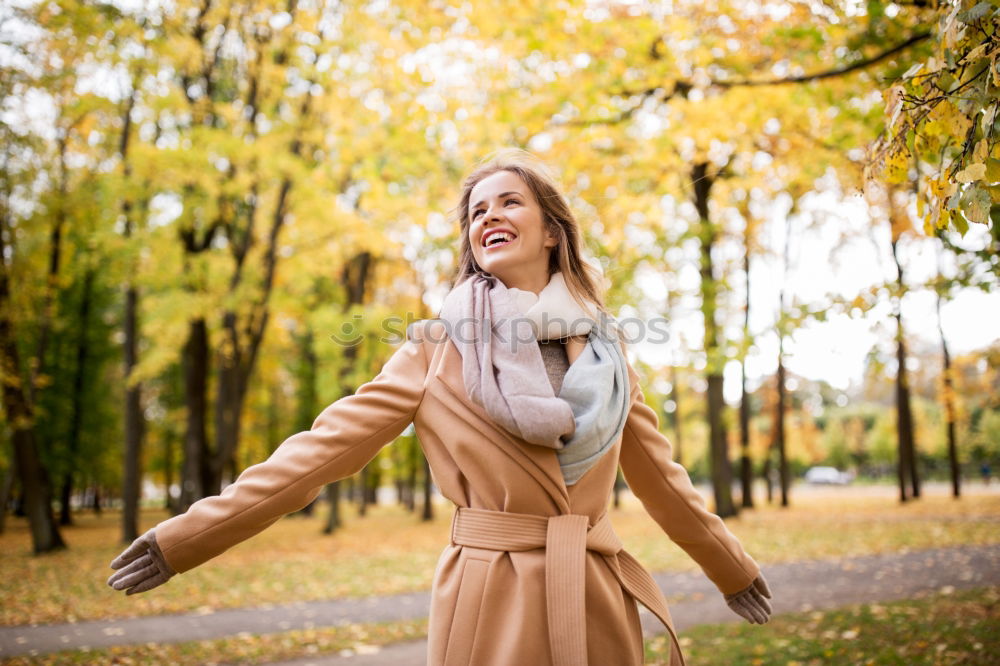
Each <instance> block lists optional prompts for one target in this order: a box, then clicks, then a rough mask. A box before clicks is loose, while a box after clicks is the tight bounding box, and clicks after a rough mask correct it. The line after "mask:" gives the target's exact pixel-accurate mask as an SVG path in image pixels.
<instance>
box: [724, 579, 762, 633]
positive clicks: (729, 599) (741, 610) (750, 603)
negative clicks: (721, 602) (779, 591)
mask: <svg viewBox="0 0 1000 666" xmlns="http://www.w3.org/2000/svg"><path fill="white" fill-rule="evenodd" d="M725 597H726V604H728V606H729V607H730V608H731V609H733V612H734V613H736V614H737V615H740V616H741V617H743V618H746V620H747V622H749V623H750V624H764V623H765V622H767V620H768V618H769V617H770V616H771V604H770V603H768V601H767V600H768V599H770V598H771V590H770V589H769V588H768V587H767V581H766V580H764V574H758V575H757V577H756V578H754V579H753V582H752V583H750V585H749V586H748V587H747V588H746V589H745V590H741V591H739V592H735V593H733V594H727V595H725Z"/></svg>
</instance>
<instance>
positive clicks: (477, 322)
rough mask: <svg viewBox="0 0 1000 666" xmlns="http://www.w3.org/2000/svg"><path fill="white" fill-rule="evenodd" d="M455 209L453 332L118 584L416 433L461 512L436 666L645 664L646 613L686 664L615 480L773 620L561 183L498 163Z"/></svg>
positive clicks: (139, 555)
mask: <svg viewBox="0 0 1000 666" xmlns="http://www.w3.org/2000/svg"><path fill="white" fill-rule="evenodd" d="M456 213H457V215H458V217H459V220H460V225H461V232H462V233H461V257H460V268H459V273H458V280H457V286H456V287H455V288H454V289H453V290H452V291H451V292H450V293H449V294H448V296H447V298H446V299H445V302H444V305H443V307H442V309H441V317H440V319H438V320H425V321H421V322H417V323H415V324H414V325H412V326H411V327H410V328H409V329H408V330H407V340H406V341H405V342H404V343H403V345H402V346H401V347H400V348H399V349H398V350H397V351H396V352H395V353H394V354H393V356H392V357H391V358H390V359H389V361H388V362H387V363H386V364H385V366H384V367H383V368H382V371H381V372H380V373H379V375H378V376H377V377H375V378H374V379H373V380H372V381H370V382H368V383H366V384H364V385H363V386H361V387H360V388H359V389H358V390H357V391H356V393H355V394H354V395H353V396H348V397H345V398H342V399H341V400H338V401H336V402H334V403H333V404H332V405H330V406H329V407H327V408H326V409H325V410H324V411H323V412H322V413H321V414H320V415H319V416H318V417H317V419H316V421H315V423H314V424H313V427H312V429H311V430H309V431H306V432H300V433H298V434H296V435H293V436H291V437H290V438H288V439H287V440H285V442H283V443H282V445H281V446H280V447H278V449H277V450H276V451H275V452H274V454H272V455H271V457H270V458H269V459H268V460H267V461H265V462H263V463H260V464H258V465H254V466H252V467H250V468H248V469H247V470H245V471H244V472H243V474H241V475H240V477H239V478H238V479H237V480H236V482H235V483H234V484H232V485H230V486H229V487H227V488H226V489H225V490H224V491H223V492H222V494H221V495H219V496H216V497H208V498H205V499H202V500H201V501H199V502H196V503H195V504H193V505H192V506H191V507H190V508H189V509H188V511H187V512H186V513H184V514H181V515H178V516H175V517H173V518H170V519H168V520H166V521H164V522H162V523H160V524H159V525H157V526H156V527H154V528H153V529H151V530H149V531H148V532H147V533H146V534H144V535H143V536H142V537H140V538H139V539H138V540H136V542H135V543H133V544H132V545H131V546H129V548H128V549H126V550H125V551H124V552H123V553H122V554H121V555H120V556H119V557H118V558H116V559H115V561H114V562H112V565H111V566H112V568H115V569H118V571H117V572H116V573H115V574H114V575H112V577H111V578H110V579H109V581H108V583H109V584H110V585H111V586H112V587H114V588H115V589H118V590H122V589H127V590H128V592H127V593H128V594H133V593H136V592H142V591H146V590H149V589H152V588H153V587H155V586H157V585H159V584H162V583H163V582H165V581H166V580H168V579H169V578H170V577H171V576H172V575H174V574H175V572H184V571H187V570H189V569H192V568H193V567H195V566H198V565H199V564H202V563H203V562H205V561H207V560H209V559H211V558H213V557H215V556H216V555H219V554H220V553H222V552H223V551H225V550H226V549H228V548H230V547H231V546H233V545H235V544H237V543H239V542H241V541H243V540H245V539H247V538H249V537H251V536H253V535H254V534H257V533H258V532H260V531H261V530H263V529H264V528H266V527H267V526H269V525H271V524H272V523H274V522H275V521H276V520H278V518H280V517H281V516H283V515H285V514H287V513H290V512H292V511H296V510H298V509H300V508H301V507H303V506H305V505H307V504H308V503H309V502H311V501H312V500H313V499H314V498H316V497H317V496H318V494H319V493H320V491H321V489H322V488H323V487H324V486H325V485H326V484H327V483H330V482H332V481H335V480H337V479H340V478H344V477H346V476H349V475H351V474H354V473H355V472H357V471H359V470H360V469H361V468H362V467H363V466H364V465H365V464H366V463H367V462H368V461H369V460H371V459H372V457H373V456H374V455H375V454H376V453H377V452H378V450H379V449H380V448H381V447H382V446H384V445H385V444H387V443H389V442H391V441H392V440H393V439H395V438H396V437H397V436H398V435H399V434H400V433H402V431H403V430H404V429H405V428H406V426H407V425H408V424H409V423H410V422H413V423H414V426H415V428H416V432H417V435H418V436H419V439H420V442H421V444H422V446H423V449H424V453H425V454H426V456H427V459H428V461H429V463H430V467H431V471H432V473H433V476H434V480H435V483H436V485H437V487H438V488H439V489H440V491H441V493H442V494H443V495H444V496H445V497H447V498H448V499H450V500H451V501H453V502H454V503H455V505H456V506H457V509H456V512H455V516H454V519H453V524H452V533H451V543H450V544H449V545H448V546H447V547H445V549H444V552H443V553H442V555H441V558H440V560H439V562H438V566H437V569H436V571H435V575H434V582H433V589H432V602H431V609H430V620H429V637H428V638H429V641H428V643H429V645H428V663H430V664H566V665H576V664H586V663H591V664H641V663H642V660H643V644H642V630H641V626H640V623H639V613H638V608H637V603H636V602H637V601H638V602H641V603H642V604H643V605H645V606H647V607H648V608H649V609H650V610H652V611H653V612H654V613H655V614H656V615H657V616H658V617H659V619H660V620H661V621H662V622H663V623H664V624H665V626H666V627H667V629H668V630H669V632H670V635H671V637H672V639H673V650H674V654H673V659H672V661H674V662H675V663H681V664H682V663H683V657H682V656H681V653H680V649H679V645H678V644H677V640H676V635H675V634H674V631H673V626H672V623H671V620H670V615H669V612H668V610H667V607H666V602H665V600H664V597H663V595H662V593H661V592H660V590H659V589H658V588H657V586H656V584H655V583H654V582H653V580H652V578H651V577H650V576H649V574H648V573H647V572H646V571H645V569H643V568H642V566H641V565H640V564H639V563H638V562H637V561H636V560H635V559H634V558H632V557H631V556H630V555H629V554H628V553H626V552H625V551H624V550H622V547H621V542H620V541H619V540H618V538H617V536H616V535H615V533H614V530H613V528H612V527H611V524H610V522H609V521H608V518H607V513H606V509H607V506H608V499H609V496H610V494H611V490H612V486H613V484H614V481H615V477H616V472H617V469H618V466H619V465H621V468H622V471H623V472H624V475H625V478H626V480H627V481H628V484H629V487H630V488H631V489H632V491H633V492H634V493H635V494H636V495H637V496H638V497H639V498H640V499H641V500H642V502H643V505H644V506H645V508H646V509H647V511H648V512H649V513H650V514H651V515H652V517H653V518H654V519H655V520H656V521H657V523H658V524H659V525H660V526H661V527H662V528H663V530H664V531H665V532H666V533H667V535H669V537H670V538H671V539H672V540H673V541H675V542H676V543H678V544H679V545H680V546H681V547H682V548H683V549H684V550H685V551H686V552H687V553H688V554H689V555H690V556H691V557H692V558H694V559H695V560H696V561H697V562H698V563H699V564H700V565H701V567H702V568H703V569H704V571H705V573H706V574H707V575H708V577H709V578H710V579H711V580H712V581H713V582H714V583H715V585H716V586H717V587H718V589H719V590H720V591H721V592H722V593H723V595H725V598H726V600H727V602H728V603H729V605H730V607H731V608H732V609H733V610H734V611H736V612H737V613H739V614H740V615H742V616H743V617H745V618H746V619H747V620H748V621H750V622H752V623H763V622H766V621H767V619H768V617H769V615H770V612H771V608H770V605H769V604H768V602H767V598H769V597H770V592H769V591H768V589H767V585H766V583H765V582H764V579H763V577H762V576H761V575H760V569H759V568H758V566H757V564H756V563H755V562H754V560H753V559H752V558H751V557H750V556H749V555H747V553H746V552H744V550H743V548H742V547H741V546H740V544H739V542H738V541H737V539H736V538H735V537H734V536H733V535H732V534H731V533H730V532H729V531H728V529H727V528H726V526H725V524H724V523H723V522H722V520H720V519H719V518H718V517H717V516H716V515H714V514H712V513H710V512H709V511H707V510H706V509H705V503H704V500H703V499H702V498H701V496H700V495H699V494H698V493H697V491H696V490H695V489H694V487H693V486H692V485H691V481H690V479H689V477H688V474H687V472H686V471H685V469H684V468H683V467H681V466H680V465H679V464H677V463H675V462H673V461H672V460H671V450H670V444H669V442H668V441H667V440H666V438H664V437H663V435H661V434H660V433H659V431H658V429H657V417H656V415H655V412H654V411H653V410H652V409H651V408H650V407H649V406H648V405H646V403H645V401H644V398H643V395H642V391H641V389H640V387H639V384H638V375H637V373H636V372H635V371H634V369H633V368H632V367H631V365H629V364H628V362H627V361H626V360H625V353H624V350H625V348H624V344H623V343H622V342H621V341H619V340H618V339H617V337H616V335H615V332H616V331H617V329H616V328H615V326H614V322H613V321H612V320H610V318H609V317H608V316H607V312H606V310H605V309H604V306H603V304H602V299H601V295H600V292H599V289H598V286H597V285H598V282H597V281H598V280H599V279H600V275H599V274H598V273H597V272H596V270H595V269H594V268H592V267H591V266H589V265H588V264H587V263H586V262H585V261H583V259H582V257H581V254H580V245H581V242H580V232H579V226H578V224H577V222H576V220H575V219H574V217H573V214H572V213H571V212H570V210H569V208H568V206H567V203H566V201H565V199H564V198H563V197H562V196H561V195H560V194H559V192H558V191H557V189H556V187H555V185H554V184H553V180H552V178H551V177H550V176H549V175H548V174H547V173H546V171H545V170H544V168H543V167H542V166H541V165H539V164H537V163H534V162H533V161H532V160H531V159H530V157H529V156H528V155H527V154H526V153H523V152H522V151H501V152H500V153H498V154H497V155H496V156H494V157H493V159H491V160H489V161H487V162H485V163H484V164H482V165H480V166H479V168H477V169H476V170H475V171H474V172H473V173H472V174H471V175H470V176H469V177H468V178H467V179H466V181H465V183H464V186H463V189H462V197H461V202H460V204H459V206H458V207H457V209H456ZM546 378H547V379H548V381H545V379H546Z"/></svg>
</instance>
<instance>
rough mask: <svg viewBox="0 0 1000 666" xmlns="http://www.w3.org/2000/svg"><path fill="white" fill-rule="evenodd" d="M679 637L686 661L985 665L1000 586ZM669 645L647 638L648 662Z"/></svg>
mask: <svg viewBox="0 0 1000 666" xmlns="http://www.w3.org/2000/svg"><path fill="white" fill-rule="evenodd" d="M679 638H680V641H681V645H682V646H683V649H684V656H685V659H686V661H687V663H688V664H689V666H710V665H712V666H714V665H717V664H719V665H721V664H725V665H727V666H728V665H729V664H746V665H747V666H826V665H827V664H866V665H867V664H873V665H875V664H878V665H881V664H886V665H889V664H892V665H899V666H904V665H905V666H923V665H927V666H931V665H933V666H939V665H943V664H968V665H976V664H981V665H982V666H987V665H993V664H996V663H997V655H1000V588H997V587H985V588H973V589H968V590H961V591H948V590H945V591H943V592H940V593H936V594H933V595H926V596H922V597H921V598H919V599H916V600H908V601H898V602H891V603H878V604H860V605H854V606H848V607H846V608H842V609H839V610H835V611H827V612H810V613H793V614H787V615H779V616H776V617H773V618H772V619H771V621H770V622H768V623H767V624H765V625H751V624H747V623H745V622H744V623H739V624H727V625H704V626H700V627H694V628H693V629H690V630H688V631H684V632H681V634H680V636H679ZM668 650H669V644H668V643H667V639H666V637H664V636H658V637H656V638H654V639H652V640H648V641H646V663H647V664H666V663H667V658H668V657H669V652H668Z"/></svg>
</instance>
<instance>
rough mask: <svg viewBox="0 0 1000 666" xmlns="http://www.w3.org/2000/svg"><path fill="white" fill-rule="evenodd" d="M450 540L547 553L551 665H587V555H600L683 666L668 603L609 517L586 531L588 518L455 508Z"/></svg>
mask: <svg viewBox="0 0 1000 666" xmlns="http://www.w3.org/2000/svg"><path fill="white" fill-rule="evenodd" d="M451 541H452V543H454V544H456V545H459V546H469V547H470V548H483V549H486V550H501V551H523V550H532V549H534V548H545V600H546V601H545V605H546V616H547V618H548V623H549V647H550V648H551V651H552V663H553V665H554V666H581V665H586V664H587V634H586V630H587V621H586V614H585V605H584V591H585V584H586V551H588V550H592V551H595V552H598V553H600V554H601V555H603V556H604V559H605V560H606V561H607V563H608V566H609V568H610V569H611V571H612V572H613V573H614V575H615V577H616V578H617V579H618V583H619V584H620V585H621V586H622V588H624V589H625V591H626V592H628V593H629V594H630V595H631V596H632V597H633V598H635V599H636V600H638V601H639V602H641V603H642V605H643V606H645V607H646V608H648V609H649V610H650V611H652V612H653V614H654V615H656V617H657V618H659V620H660V622H662V623H663V626H665V627H666V628H667V631H668V632H670V638H671V640H672V641H673V646H672V650H673V651H675V652H676V655H677V659H678V660H679V663H680V664H681V666H683V664H684V657H683V655H682V654H681V650H680V643H679V641H678V640H677V634H676V633H675V632H674V626H673V621H672V620H671V618H670V611H669V610H667V600H666V599H665V598H664V596H663V592H662V591H661V590H660V588H659V586H658V585H657V584H656V582H655V581H654V580H653V577H652V576H650V575H649V572H648V571H646V569H644V568H643V566H642V565H641V564H639V561H638V560H636V559H635V558H634V557H632V556H631V555H630V554H629V553H627V552H626V551H625V550H623V549H622V542H621V541H620V540H619V539H618V535H617V534H615V530H614V528H613V527H612V526H611V521H610V520H609V519H608V514H604V515H603V516H601V519H600V520H598V521H597V523H596V524H595V525H594V526H593V527H589V519H588V518H587V516H583V515H577V514H567V515H562V516H551V517H547V516H537V515H532V514H524V513H508V512H506V511H489V510H486V509H469V508H459V509H458V510H456V511H455V515H454V517H453V519H452V524H451Z"/></svg>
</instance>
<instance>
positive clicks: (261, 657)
mask: <svg viewBox="0 0 1000 666" xmlns="http://www.w3.org/2000/svg"><path fill="white" fill-rule="evenodd" d="M426 635H427V621H426V620H415V621H412V622H392V623H386V624H352V625H348V626H344V627H326V628H322V629H308V630H302V631H289V632H285V633H281V634H268V635H266V636H255V635H253V634H241V635H239V636H233V637H231V638H221V639H217V640H210V641H192V642H190V643H173V644H167V645H160V644H157V643H148V644H145V645H125V646H121V647H113V648H108V649H102V650H67V651H65V652H57V653H55V654H49V655H43V656H38V657H15V658H12V659H10V660H7V661H4V664H6V666H28V664H32V665H51V666H55V665H56V664H146V665H149V666H154V665H155V666H167V665H172V664H199V665H200V666H213V665H214V664H223V663H229V664H256V663H265V662H272V661H278V660H285V659H295V658H298V657H311V656H317V655H347V654H366V653H368V652H373V651H375V649H376V648H377V647H378V646H380V645H387V644H389V643H398V642H400V641H408V640H414V639H418V638H423V637H425V636H426Z"/></svg>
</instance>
